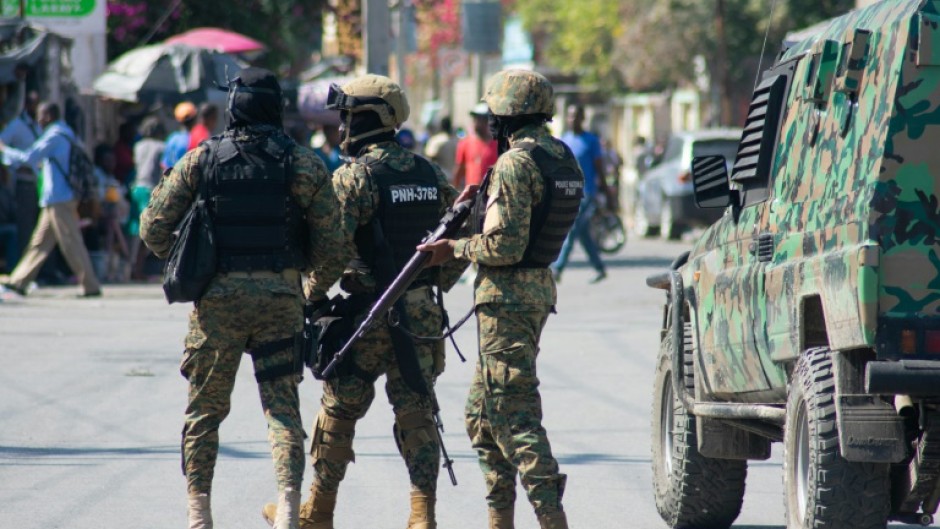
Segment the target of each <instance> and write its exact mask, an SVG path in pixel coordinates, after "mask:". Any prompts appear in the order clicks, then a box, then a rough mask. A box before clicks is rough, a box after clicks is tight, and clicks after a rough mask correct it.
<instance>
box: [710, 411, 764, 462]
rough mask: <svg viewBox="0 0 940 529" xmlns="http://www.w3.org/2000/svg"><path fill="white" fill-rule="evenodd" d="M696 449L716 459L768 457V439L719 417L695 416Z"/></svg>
mask: <svg viewBox="0 0 940 529" xmlns="http://www.w3.org/2000/svg"><path fill="white" fill-rule="evenodd" d="M695 431H696V436H697V438H698V451H699V453H700V454H702V455H703V456H705V457H713V458H716V459H758V460H762V461H763V460H766V459H770V444H771V442H770V439H768V438H766V437H762V436H760V435H757V434H756V433H751V432H746V431H744V430H742V429H740V428H737V427H735V426H732V425H730V424H728V423H727V422H725V421H722V420H720V419H709V418H707V417H696V418H695Z"/></svg>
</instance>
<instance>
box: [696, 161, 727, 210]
mask: <svg viewBox="0 0 940 529" xmlns="http://www.w3.org/2000/svg"><path fill="white" fill-rule="evenodd" d="M692 188H693V189H694V195H695V203H696V204H698V207H700V208H726V207H728V206H730V205H731V183H730V181H729V180H728V163H727V162H726V161H725V157H724V156H722V155H720V154H716V155H710V156H696V157H695V158H693V159H692Z"/></svg>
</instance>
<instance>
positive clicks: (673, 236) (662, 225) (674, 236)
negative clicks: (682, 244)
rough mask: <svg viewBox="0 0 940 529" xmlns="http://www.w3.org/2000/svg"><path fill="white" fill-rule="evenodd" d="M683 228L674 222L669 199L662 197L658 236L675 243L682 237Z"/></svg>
mask: <svg viewBox="0 0 940 529" xmlns="http://www.w3.org/2000/svg"><path fill="white" fill-rule="evenodd" d="M682 231H683V226H682V224H680V223H679V222H677V221H676V219H675V215H674V214H673V211H672V204H670V203H669V197H663V207H662V209H661V210H660V214H659V236H660V237H662V238H663V239H665V240H667V241H677V240H679V238H680V237H682Z"/></svg>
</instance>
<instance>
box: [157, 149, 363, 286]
mask: <svg viewBox="0 0 940 529" xmlns="http://www.w3.org/2000/svg"><path fill="white" fill-rule="evenodd" d="M245 139H248V137H247V136H237V137H236V138H235V140H236V141H239V140H245ZM205 151H206V147H205V145H200V146H199V147H196V148H195V149H193V150H191V151H189V152H188V153H186V155H185V156H183V158H181V159H180V161H179V162H177V163H176V165H175V166H174V167H173V169H172V170H171V171H170V172H169V173H168V174H167V175H166V176H164V177H163V178H162V179H161V180H160V183H159V184H158V185H157V187H156V188H154V190H153V194H152V196H151V198H150V204H149V205H148V206H147V208H146V209H144V211H143V213H142V214H141V217H140V237H141V239H143V240H144V242H145V243H147V246H148V247H149V248H150V249H151V250H153V253H154V254H156V255H157V257H160V258H166V257H167V255H168V254H169V252H170V247H171V246H172V244H173V232H174V231H175V230H176V228H177V226H178V225H179V222H180V220H182V218H183V216H184V215H185V214H186V212H187V211H188V210H189V208H190V207H191V206H192V203H193V200H194V199H195V197H196V194H197V192H198V189H199V179H200V178H201V177H202V171H201V167H200V166H199V159H200V156H202V154H203V153H204V152H205ZM293 169H294V178H293V182H292V184H291V191H292V194H293V197H294V199H295V200H296V201H297V204H298V205H299V206H300V208H301V210H303V211H304V213H305V215H306V217H307V223H308V225H309V228H310V230H309V231H310V253H309V255H308V260H309V262H310V263H311V269H312V270H315V271H316V272H317V273H318V274H319V276H320V277H323V278H332V279H333V280H335V279H336V278H337V277H339V275H340V273H341V272H342V270H343V267H344V266H345V261H341V260H339V259H337V252H336V248H338V247H340V245H342V244H343V232H342V231H341V230H340V228H339V222H338V219H337V212H336V198H335V196H334V194H333V187H332V186H331V185H329V184H330V175H329V173H328V172H327V170H326V166H325V165H324V164H323V161H322V160H320V158H319V157H318V156H317V155H316V154H314V153H313V151H312V150H310V149H308V148H306V147H302V146H299V145H297V146H295V147H294V155H293ZM219 279H224V277H223V278H217V280H216V281H213V282H212V283H210V285H209V288H208V290H207V291H206V294H205V296H204V297H206V296H212V295H213V294H214V293H215V294H219V293H221V292H224V291H226V288H225V286H224V285H221V284H220V281H219ZM256 281H265V282H269V283H271V284H270V285H269V286H270V290H271V291H278V290H283V291H284V292H285V293H288V292H289V293H295V292H296V286H294V285H286V284H285V282H284V281H283V280H281V279H278V278H274V277H272V278H269V279H261V278H259V279H256ZM222 283H224V281H222Z"/></svg>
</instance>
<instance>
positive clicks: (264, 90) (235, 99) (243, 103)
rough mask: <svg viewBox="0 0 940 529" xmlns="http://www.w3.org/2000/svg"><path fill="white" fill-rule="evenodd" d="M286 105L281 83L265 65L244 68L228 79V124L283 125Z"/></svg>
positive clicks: (230, 125)
mask: <svg viewBox="0 0 940 529" xmlns="http://www.w3.org/2000/svg"><path fill="white" fill-rule="evenodd" d="M283 108H284V103H283V95H282V93H281V85H280V84H279V83H278V82H277V78H276V77H275V76H274V73H272V72H271V71H270V70H265V69H264V68H254V67H252V68H245V69H243V70H241V71H240V72H238V76H237V77H235V78H234V79H232V80H231V81H230V82H229V95H228V105H227V108H226V111H225V113H226V115H227V116H228V126H227V127H226V128H229V129H234V128H238V127H249V126H252V125H270V126H273V127H277V128H281V127H283V120H282V117H283Z"/></svg>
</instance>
